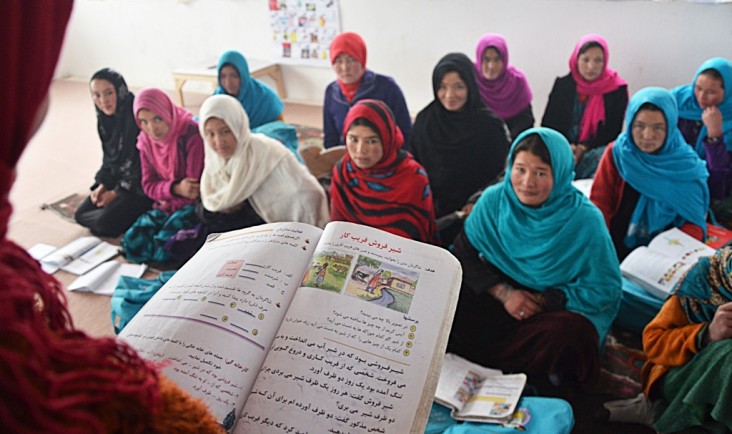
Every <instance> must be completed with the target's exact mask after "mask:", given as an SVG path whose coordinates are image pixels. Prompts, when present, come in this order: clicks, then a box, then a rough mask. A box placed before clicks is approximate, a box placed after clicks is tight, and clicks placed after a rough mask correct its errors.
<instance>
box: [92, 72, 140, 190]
mask: <svg viewBox="0 0 732 434" xmlns="http://www.w3.org/2000/svg"><path fill="white" fill-rule="evenodd" d="M94 80H106V81H108V82H109V83H111V84H112V86H114V92H115V94H116V95H117V107H116V108H115V111H114V114H112V115H111V116H108V115H106V114H105V113H104V112H103V111H101V110H99V107H97V106H96V105H95V106H94V109H95V110H96V113H97V132H98V133H99V139H100V140H101V141H102V150H103V151H104V152H103V158H104V165H105V166H107V167H116V168H119V170H121V171H124V172H125V173H124V175H125V176H126V177H129V176H133V175H134V176H135V177H136V178H138V179H139V177H140V170H141V169H140V152H139V151H138V150H137V148H136V147H135V144H136V143H137V136H138V134H140V128H139V127H138V126H137V122H136V121H135V115H134V113H133V112H132V105H133V103H134V100H135V95H134V94H133V93H132V92H130V90H129V88H128V87H127V83H126V82H125V79H124V78H123V77H122V75H121V74H120V73H119V72H117V71H115V70H114V69H111V68H103V69H100V70H99V71H97V72H95V73H94V75H92V78H91V80H89V81H90V82H91V81H94ZM127 162H129V163H128V164H125V163H127ZM98 176H99V175H98ZM97 182H99V183H102V184H105V186H106V187H109V185H106V183H107V182H109V181H108V180H105V179H97ZM138 184H139V181H138ZM113 187H114V186H113Z"/></svg>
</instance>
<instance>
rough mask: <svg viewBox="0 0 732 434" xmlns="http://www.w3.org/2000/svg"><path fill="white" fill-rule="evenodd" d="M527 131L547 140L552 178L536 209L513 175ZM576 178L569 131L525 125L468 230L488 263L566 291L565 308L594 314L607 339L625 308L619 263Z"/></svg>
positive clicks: (527, 282) (527, 283)
mask: <svg viewBox="0 0 732 434" xmlns="http://www.w3.org/2000/svg"><path fill="white" fill-rule="evenodd" d="M530 134H538V135H539V137H540V138H541V139H542V141H543V142H544V144H545V145H546V147H547V149H548V151H549V156H550V159H551V167H552V175H553V180H554V185H553V187H552V191H551V193H550V194H549V198H548V199H547V200H546V202H544V203H543V204H542V205H540V206H539V207H530V206H526V205H523V204H522V203H521V202H520V201H519V199H518V197H517V196H516V193H515V192H514V190H513V186H512V184H511V176H510V175H511V170H512V167H513V161H514V159H515V155H514V149H515V148H516V146H517V144H518V143H520V142H521V141H522V140H523V139H524V138H526V137H527V136H529V135H530ZM573 179H574V157H573V156H572V149H571V148H570V146H569V143H568V142H567V139H565V138H564V136H562V135H561V134H560V133H558V132H556V131H554V130H551V129H549V128H531V129H528V130H526V131H524V132H523V133H521V135H519V136H518V137H517V138H516V140H515V141H514V143H513V145H512V147H511V151H510V153H509V160H508V167H507V169H506V177H505V179H504V180H503V182H502V183H499V184H496V185H494V186H492V187H490V188H488V189H487V190H486V191H485V192H484V193H483V194H482V195H481V197H480V199H479V200H478V202H477V203H476V204H475V206H474V207H473V211H472V212H471V213H470V216H469V217H468V219H467V221H466V222H465V234H466V235H467V237H468V240H469V241H470V243H471V244H472V245H473V246H474V247H475V248H476V249H477V250H478V251H479V252H480V253H481V255H482V256H483V257H484V258H485V259H486V260H487V261H488V262H490V263H491V264H493V265H495V266H496V267H497V268H498V269H499V270H501V271H502V272H503V273H505V274H506V275H507V276H509V277H510V278H511V279H513V280H515V281H516V282H517V283H519V284H520V285H521V286H523V287H526V288H529V289H532V290H536V291H539V292H542V291H545V290H546V289H549V288H557V289H560V290H562V291H564V293H565V294H566V295H567V306H566V307H567V310H569V311H572V312H576V313H579V314H581V315H583V316H584V317H585V318H587V319H588V320H590V321H591V322H592V323H593V324H594V326H595V328H596V329H597V334H598V335H599V337H600V341H599V342H600V343H604V342H605V336H606V334H607V331H608V328H609V327H610V324H611V323H612V322H613V320H614V319H615V316H616V315H617V313H618V309H619V307H620V294H621V292H620V287H621V281H620V268H619V265H618V260H617V256H616V254H615V249H614V248H613V244H612V241H611V239H610V235H609V233H608V231H607V228H606V226H605V221H604V219H603V217H602V214H601V213H600V210H598V209H597V208H596V207H595V205H593V204H592V202H590V200H589V199H587V197H586V196H585V195H583V194H582V193H581V192H580V191H579V190H577V189H576V188H575V187H574V186H573V185H572V180H573Z"/></svg>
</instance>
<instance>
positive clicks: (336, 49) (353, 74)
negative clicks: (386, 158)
mask: <svg viewBox="0 0 732 434" xmlns="http://www.w3.org/2000/svg"><path fill="white" fill-rule="evenodd" d="M330 61H331V63H332V64H333V71H335V73H336V77H337V79H336V81H334V82H332V83H331V84H329V85H328V87H327V88H326V89H325V102H324V103H323V134H324V142H323V146H324V147H325V148H326V149H327V148H331V147H333V146H338V145H344V144H345V142H343V137H344V134H343V132H344V130H343V124H344V121H345V119H346V114H348V111H349V110H350V108H351V107H353V105H354V104H356V103H357V102H358V101H361V100H364V99H376V100H381V101H384V103H386V105H387V106H389V108H390V109H391V111H392V112H393V113H394V118H395V119H396V123H397V125H398V126H399V129H400V130H401V131H402V135H403V136H404V141H405V143H409V135H410V133H411V132H412V120H411V118H410V117H409V110H408V109H407V102H406V101H405V100H404V95H403V94H402V90H401V89H400V88H399V86H398V85H397V84H396V82H395V81H394V79H393V78H391V77H387V76H385V75H381V74H376V73H374V72H372V71H371V70H369V69H366V43H365V42H364V41H363V39H361V36H359V35H358V34H356V33H352V32H346V33H341V34H340V35H338V36H336V37H335V38H334V39H333V42H331V44H330Z"/></svg>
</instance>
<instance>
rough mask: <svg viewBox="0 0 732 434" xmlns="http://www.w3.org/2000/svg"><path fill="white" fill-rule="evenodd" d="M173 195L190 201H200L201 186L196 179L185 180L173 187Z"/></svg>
mask: <svg viewBox="0 0 732 434" xmlns="http://www.w3.org/2000/svg"><path fill="white" fill-rule="evenodd" d="M173 193H174V194H176V195H178V196H181V197H185V198H188V199H198V196H199V195H200V194H201V190H200V184H199V182H198V180H197V179H196V178H183V179H182V180H181V181H180V182H179V183H177V184H175V185H174V186H173Z"/></svg>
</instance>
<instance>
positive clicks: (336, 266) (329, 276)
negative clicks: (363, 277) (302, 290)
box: [301, 250, 353, 294]
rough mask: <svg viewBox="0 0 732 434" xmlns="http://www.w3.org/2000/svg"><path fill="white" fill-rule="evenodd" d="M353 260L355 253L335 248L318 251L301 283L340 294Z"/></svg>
mask: <svg viewBox="0 0 732 434" xmlns="http://www.w3.org/2000/svg"><path fill="white" fill-rule="evenodd" d="M352 261H353V255H349V254H346V253H340V252H337V251H335V250H325V251H316V252H315V254H314V255H313V261H312V262H311V263H310V267H308V269H307V271H306V272H305V276H303V278H302V282H301V285H302V286H307V287H310V288H319V289H325V290H328V291H333V292H336V293H339V294H340V292H341V290H342V289H343V284H344V283H345V282H346V278H347V276H348V270H349V268H350V267H351V262H352Z"/></svg>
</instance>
